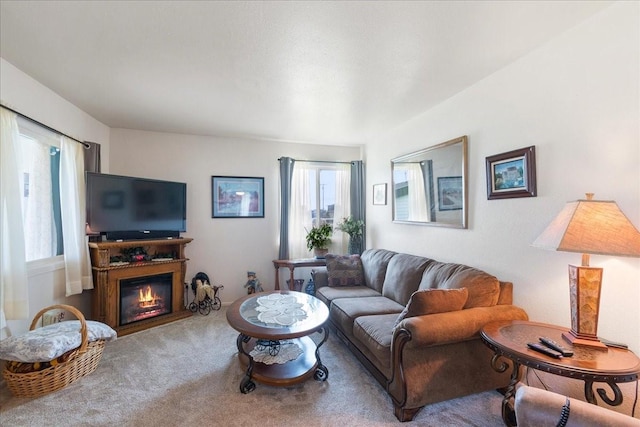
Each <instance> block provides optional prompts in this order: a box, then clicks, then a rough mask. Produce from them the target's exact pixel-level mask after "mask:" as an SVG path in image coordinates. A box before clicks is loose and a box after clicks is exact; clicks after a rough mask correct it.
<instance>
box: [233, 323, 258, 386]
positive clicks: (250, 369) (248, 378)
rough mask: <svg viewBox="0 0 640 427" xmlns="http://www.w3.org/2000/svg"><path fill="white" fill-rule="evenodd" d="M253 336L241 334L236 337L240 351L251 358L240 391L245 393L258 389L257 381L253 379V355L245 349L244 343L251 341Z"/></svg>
mask: <svg viewBox="0 0 640 427" xmlns="http://www.w3.org/2000/svg"><path fill="white" fill-rule="evenodd" d="M250 339H251V337H249V336H247V335H244V334H239V335H238V338H237V339H236V345H237V347H238V351H239V352H240V353H242V354H244V355H245V356H247V357H248V358H249V364H248V365H247V372H246V373H245V374H244V377H243V378H242V381H240V392H241V393H243V394H247V393H251V392H252V391H253V390H255V389H256V383H254V382H253V381H252V380H251V375H252V374H253V357H251V355H250V354H249V353H247V352H246V351H245V350H244V345H243V344H246V343H248V342H249V340H250Z"/></svg>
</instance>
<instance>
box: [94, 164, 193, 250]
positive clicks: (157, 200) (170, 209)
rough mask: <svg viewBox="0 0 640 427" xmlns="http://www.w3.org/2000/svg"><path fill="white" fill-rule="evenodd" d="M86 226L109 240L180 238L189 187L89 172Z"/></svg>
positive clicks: (185, 213) (184, 223) (183, 228)
mask: <svg viewBox="0 0 640 427" xmlns="http://www.w3.org/2000/svg"><path fill="white" fill-rule="evenodd" d="M86 184H87V224H88V225H89V228H90V229H91V232H93V233H99V234H102V235H106V238H107V240H128V239H147V238H169V237H179V236H180V232H181V231H187V184H185V183H181V182H172V181H161V180H157V179H147V178H136V177H131V176H120V175H109V174H103V173H93V172H87V174H86Z"/></svg>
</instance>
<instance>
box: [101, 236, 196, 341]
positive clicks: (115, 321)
mask: <svg viewBox="0 0 640 427" xmlns="http://www.w3.org/2000/svg"><path fill="white" fill-rule="evenodd" d="M192 240H193V239H191V238H177V239H157V240H152V239H148V240H126V241H121V242H89V253H90V255H91V270H92V272H93V286H94V289H93V291H92V292H93V295H92V316H91V318H92V319H93V320H97V321H99V322H102V323H105V324H107V325H109V326H111V327H112V328H113V329H115V330H116V331H117V332H118V335H127V334H130V333H133V332H137V331H140V330H143V329H148V328H152V327H154V326H158V325H162V324H165V323H169V322H173V321H175V320H178V319H183V318H185V317H189V316H191V314H192V313H191V312H190V311H189V310H187V309H186V307H185V304H184V290H185V275H186V271H187V261H188V258H186V256H185V253H184V249H185V246H186V245H187V244H188V243H190V242H191V241H192ZM138 247H142V248H144V250H145V252H146V254H147V256H148V257H147V259H146V260H142V261H128V262H122V261H120V262H112V259H115V258H117V259H122V258H123V256H124V254H125V253H127V252H128V249H132V248H138ZM168 254H170V256H168ZM165 273H170V274H171V277H172V303H171V312H170V313H168V314H163V315H160V316H157V317H153V318H150V319H145V320H140V321H137V322H134V323H129V324H126V325H121V324H120V323H121V321H120V307H119V304H120V281H121V280H126V279H132V278H138V277H145V276H153V275H159V274H165Z"/></svg>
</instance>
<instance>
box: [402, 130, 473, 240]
mask: <svg viewBox="0 0 640 427" xmlns="http://www.w3.org/2000/svg"><path fill="white" fill-rule="evenodd" d="M391 180H392V187H391V188H392V197H391V201H392V205H393V206H392V209H393V222H397V223H405V224H420V225H433V226H438V227H453V228H467V199H468V198H467V137H466V135H465V136H461V137H459V138H456V139H452V140H450V141H446V142H443V143H441V144H437V145H434V146H432V147H428V148H425V149H424V150H420V151H416V152H414V153H410V154H406V155H404V156H400V157H396V158H395V159H392V160H391Z"/></svg>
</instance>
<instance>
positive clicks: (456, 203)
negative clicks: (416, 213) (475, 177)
mask: <svg viewBox="0 0 640 427" xmlns="http://www.w3.org/2000/svg"><path fill="white" fill-rule="evenodd" d="M462 199H463V194H462V177H461V176H441V177H438V210H439V211H456V210H459V209H462Z"/></svg>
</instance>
